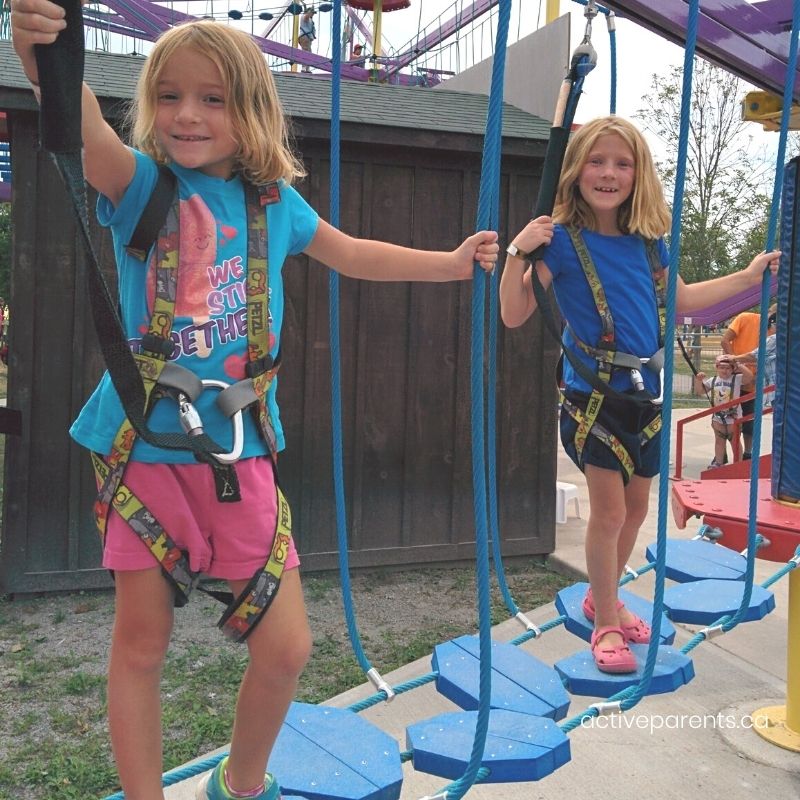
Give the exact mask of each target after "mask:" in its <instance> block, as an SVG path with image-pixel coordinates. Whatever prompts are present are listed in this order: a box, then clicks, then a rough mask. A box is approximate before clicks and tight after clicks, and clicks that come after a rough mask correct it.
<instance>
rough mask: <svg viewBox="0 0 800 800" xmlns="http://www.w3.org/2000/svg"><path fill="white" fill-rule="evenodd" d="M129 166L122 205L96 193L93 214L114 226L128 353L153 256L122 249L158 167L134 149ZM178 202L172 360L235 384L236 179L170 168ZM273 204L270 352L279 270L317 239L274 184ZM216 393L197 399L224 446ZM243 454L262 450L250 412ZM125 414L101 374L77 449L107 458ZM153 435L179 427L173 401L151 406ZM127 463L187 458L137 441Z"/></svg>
mask: <svg viewBox="0 0 800 800" xmlns="http://www.w3.org/2000/svg"><path fill="white" fill-rule="evenodd" d="M133 152H134V155H135V157H136V171H135V174H134V177H133V180H132V181H131V184H130V186H129V187H128V188H127V189H126V191H125V194H124V196H123V197H122V199H121V200H120V203H119V206H117V208H114V207H113V206H112V204H111V202H110V201H109V200H108V198H106V197H103V196H101V197H100V198H99V200H98V203H97V217H98V220H99V221H100V223H101V224H102V225H105V226H108V227H110V228H111V233H112V236H113V241H114V254H115V256H116V261H117V269H118V273H119V297H120V305H121V308H122V322H123V326H124V328H125V333H126V335H127V336H128V339H129V342H130V345H131V348H132V349H134V350H135V349H136V348H137V347H138V345H139V342H140V340H141V337H142V335H143V334H144V333H146V332H147V329H148V325H149V321H150V315H151V311H152V307H153V297H154V264H153V260H154V259H153V254H152V253H151V255H150V257H149V258H148V263H147V264H145V263H143V262H141V261H138V260H137V259H135V258H132V257H130V256H129V255H128V254H127V253H126V251H125V245H126V244H127V243H128V242H129V241H130V237H131V235H132V233H133V230H134V228H135V226H136V223H137V222H138V220H139V216H140V214H141V212H142V210H143V208H144V206H145V204H146V203H147V200H148V199H149V197H150V194H151V192H152V191H153V187H154V186H155V183H156V178H157V174H158V168H157V166H156V164H155V162H154V161H153V160H152V159H151V158H149V157H148V156H146V155H144V154H142V153H139V152H137V151H133ZM170 168H171V169H172V171H173V172H174V173H175V175H176V176H177V178H178V193H179V198H180V229H179V235H180V251H179V252H180V266H179V268H178V296H177V300H176V304H175V321H174V324H173V328H172V340H173V342H174V343H175V352H174V354H173V356H172V360H173V361H176V363H178V364H180V365H181V366H183V367H186V368H187V369H190V370H192V371H193V372H194V373H195V374H196V375H198V376H199V377H200V378H214V379H217V380H222V381H225V382H227V383H234V382H236V381H237V380H240V379H241V378H243V377H244V369H245V363H246V362H247V303H246V298H245V285H246V280H247V213H246V206H245V199H244V187H243V184H242V182H241V180H240V179H239V178H238V177H234V178H231V179H230V180H227V181H226V180H224V179H222V178H214V177H211V176H209V175H205V174H203V173H201V172H198V171H196V170H192V169H184V168H182V167H180V166H177V165H171V167H170ZM280 196H281V200H280V202H279V203H275V204H272V205H268V206H267V207H266V212H267V232H268V237H269V252H268V256H269V313H270V352H271V353H272V355H276V354H277V352H278V349H279V347H280V334H281V325H282V323H283V280H282V277H281V270H282V268H283V263H284V260H285V259H286V257H287V256H290V255H296V254H297V253H301V252H302V251H303V250H305V248H306V247H307V246H308V245H309V243H310V242H311V240H312V239H313V238H314V234H315V233H316V230H317V224H318V220H319V218H318V216H317V214H316V212H315V211H314V210H313V209H312V208H311V207H310V206H309V205H308V204H307V203H306V201H305V200H304V199H303V198H302V197H301V196H300V195H299V194H298V193H297V192H296V191H295V190H294V189H293V188H291V187H290V186H285V185H284V186H281V191H280ZM277 383H278V381H277V379H276V380H275V381H273V384H272V387H271V389H270V392H269V395H268V402H269V408H270V413H271V417H272V422H273V424H274V426H275V434H276V437H277V443H278V449H279V450H280V449H282V448H283V447H284V437H283V429H282V427H281V422H280V415H279V413H278V405H277V402H276V398H275V392H276V389H277ZM216 395H217V391H216V390H213V389H207V390H206V391H204V392H203V394H202V395H201V396H200V398H199V399H198V400H197V402H196V403H195V407H196V408H197V410H198V412H199V414H200V416H201V418H202V420H203V425H204V428H205V431H206V433H208V434H209V435H210V436H211V437H212V438H213V439H214V440H215V441H216V442H218V443H219V444H220V445H222V446H223V447H225V448H230V446H231V444H232V426H231V423H230V421H229V420H228V419H226V418H225V416H224V415H223V414H222V413H221V412H220V411H219V409H218V408H217V407H216V404H215V402H214V401H215V399H216ZM243 417H244V426H245V427H244V432H245V446H244V451H243V454H242V455H243V457H251V456H256V455H263V454H265V453H266V452H267V449H266V446H265V444H264V442H263V440H262V438H261V436H260V434H259V432H258V430H257V427H256V425H255V422H254V420H253V419H252V417H251V415H250V414H249V413H244V414H243ZM123 419H124V412H123V410H122V404H121V403H120V401H119V398H118V396H117V393H116V391H115V389H114V386H113V384H112V383H111V378H110V376H109V374H108V373H107V372H106V373H105V374H104V375H103V377H102V379H101V381H100V383H99V385H98V387H97V388H96V389H95V391H94V393H93V394H92V396H91V397H90V398H89V400H88V402H87V403H86V405H85V406H84V407H83V409H82V410H81V413H80V415H79V416H78V418H77V420H76V421H75V423H74V424H73V425H72V428H71V429H70V433H71V434H72V437H73V438H74V439H75V440H76V441H77V442H78V443H79V444H81V445H83V446H84V447H86V448H88V449H90V450H93V451H95V452H97V453H102V454H104V455H107V454H108V453H109V452H110V451H111V444H112V442H113V439H114V436H115V435H116V432H117V430H118V429H119V426H120V425H121V424H122V422H123ZM148 425H149V427H150V428H151V430H153V431H158V432H162V431H165V432H167V431H168V432H177V431H181V428H180V423H179V421H178V414H177V405H176V403H175V401H174V400H171V399H168V398H167V399H162V400H159V401H157V402H156V404H155V406H154V408H153V411H152V413H151V414H150V416H149V418H148ZM131 457H132V459H133V460H134V461H144V462H149V463H193V462H194V457H193V456H192V454H191V453H189V452H182V451H174V450H162V449H160V448H154V447H152V446H151V445H149V444H147V443H146V442H144V441H141V440H137V442H136V444H135V446H134V449H133V453H132V456H131Z"/></svg>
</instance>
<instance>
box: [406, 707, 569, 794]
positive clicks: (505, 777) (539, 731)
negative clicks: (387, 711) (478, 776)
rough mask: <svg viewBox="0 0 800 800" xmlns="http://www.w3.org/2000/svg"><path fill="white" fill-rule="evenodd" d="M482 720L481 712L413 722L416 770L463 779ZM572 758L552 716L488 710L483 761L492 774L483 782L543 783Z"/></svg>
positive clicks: (409, 741)
mask: <svg viewBox="0 0 800 800" xmlns="http://www.w3.org/2000/svg"><path fill="white" fill-rule="evenodd" d="M477 720H478V712H477V711H457V712H452V713H448V714H440V715H439V716H437V717H433V718H432V719H429V720H424V721H423V722H418V723H416V724H414V725H409V727H408V728H407V730H406V745H407V747H408V749H409V750H411V751H412V753H413V763H414V769H416V770H418V771H420V772H427V773H429V774H431V775H438V776H439V777H441V778H449V779H451V780H454V779H456V778H459V777H461V775H463V774H464V770H465V769H466V768H467V765H468V764H469V761H470V756H471V755H472V746H473V741H474V739H475V727H476V724H477ZM569 759H570V750H569V740H568V739H567V737H566V735H565V734H564V733H563V731H562V730H561V729H560V728H559V727H558V725H556V724H555V722H553V720H551V719H546V718H545V717H532V716H531V715H530V714H520V713H519V712H518V711H504V710H502V709H499V708H496V709H492V710H491V711H490V712H489V730H488V734H487V736H486V746H485V748H484V751H483V759H482V761H481V765H482V766H484V767H486V768H487V769H489V771H490V773H489V776H488V777H487V778H486V779H485V780H484V781H482V782H483V783H508V782H509V781H538V780H540V779H541V778H544V777H545V776H547V775H549V774H550V773H551V772H554V771H555V770H556V769H558V768H559V767H561V766H563V765H564V764H566V763H567V762H568V761H569Z"/></svg>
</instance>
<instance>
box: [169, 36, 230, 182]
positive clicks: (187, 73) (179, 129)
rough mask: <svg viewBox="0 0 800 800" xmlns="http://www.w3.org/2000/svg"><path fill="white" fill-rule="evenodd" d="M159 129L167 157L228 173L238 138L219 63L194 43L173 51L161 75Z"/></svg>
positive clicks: (206, 170)
mask: <svg viewBox="0 0 800 800" xmlns="http://www.w3.org/2000/svg"><path fill="white" fill-rule="evenodd" d="M157 93H158V103H157V110H156V119H155V133H156V137H157V139H158V144H159V146H160V147H161V148H162V150H163V151H164V152H165V153H166V155H167V157H168V158H169V159H170V160H171V161H174V162H176V163H177V164H180V165H181V166H182V167H186V168H189V169H196V170H199V171H200V172H203V173H205V174H206V175H211V176H214V177H219V178H226V179H227V178H229V177H230V176H231V173H232V171H233V167H234V164H235V160H236V155H237V153H238V151H239V146H238V143H237V142H236V139H235V138H234V136H233V126H232V124H231V118H230V114H229V113H228V108H227V105H226V99H227V98H226V96H225V87H224V85H223V81H222V76H221V75H220V72H219V69H218V68H217V65H216V64H215V63H214V62H213V61H212V60H211V59H210V58H208V57H207V56H204V55H203V54H202V53H200V52H198V51H197V50H194V49H192V48H190V47H183V48H180V49H178V50H176V51H175V53H174V54H173V55H172V56H171V57H170V58H169V60H168V61H167V63H166V64H165V65H164V69H163V70H162V71H161V75H160V76H159V81H158V87H157Z"/></svg>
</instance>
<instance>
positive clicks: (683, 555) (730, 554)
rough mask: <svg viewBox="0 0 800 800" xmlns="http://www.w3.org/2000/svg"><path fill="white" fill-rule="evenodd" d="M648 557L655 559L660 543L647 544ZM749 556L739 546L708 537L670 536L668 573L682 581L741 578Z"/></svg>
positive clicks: (672, 577)
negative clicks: (676, 537) (743, 553)
mask: <svg viewBox="0 0 800 800" xmlns="http://www.w3.org/2000/svg"><path fill="white" fill-rule="evenodd" d="M647 560H648V561H649V562H650V563H655V560H656V543H655V542H653V543H652V544H650V545H648V546H647ZM746 568H747V559H746V558H745V557H744V556H743V555H742V554H741V553H737V552H736V551H735V550H730V549H728V548H727V547H723V546H722V545H721V544H714V543H713V542H709V541H706V540H705V539H692V540H690V539H667V554H666V575H667V577H668V578H669V579H670V580H673V581H677V582H678V583H690V582H691V581H702V580H707V579H715V580H721V581H740V580H742V579H743V578H744V573H745V569H746Z"/></svg>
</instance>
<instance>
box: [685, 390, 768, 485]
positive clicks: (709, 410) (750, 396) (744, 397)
mask: <svg viewBox="0 0 800 800" xmlns="http://www.w3.org/2000/svg"><path fill="white" fill-rule="evenodd" d="M763 391H764V393H765V394H766V393H767V392H774V391H775V386H774V384H773V385H772V386H765V387H764V390H763ZM755 396H756V393H755V392H750V393H749V394H743V395H742V396H741V397H737V398H736V399H735V400H729V401H728V402H727V403H721V404H720V405H718V406H709V407H708V408H704V409H703V410H702V411H698V412H697V413H696V414H691V415H690V416H688V417H684V418H683V419H679V420H678V423H677V425H676V426H675V474H674V475H673V478H675V480H680V479H681V470H682V469H683V466H682V462H683V428H684V426H686V425H688V424H689V423H690V422H694V421H695V420H698V419H703V417H709V416H711V415H712V414H716V413H717V412H718V411H724V410H725V409H726V408H734V407H735V406H738V405H741V404H742V403H743V402H747V401H748V400H752V399H754V398H755ZM763 413H764V414H771V413H772V406H770V407H769V408H765V409H764V410H763ZM753 416H754V415H753V414H746V415H745V416H742V417H739V418H738V419H736V420H734V423H733V439H732V442H731V445H732V447H733V459H734V461H738V460H739V455H740V454H739V429H740V428H741V427H742V423H743V422H748V421H749V420H751V419H753Z"/></svg>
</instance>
